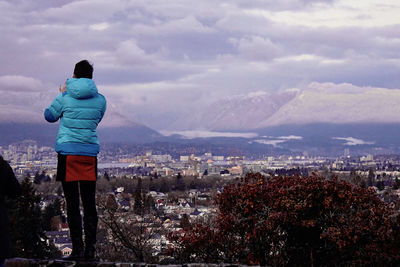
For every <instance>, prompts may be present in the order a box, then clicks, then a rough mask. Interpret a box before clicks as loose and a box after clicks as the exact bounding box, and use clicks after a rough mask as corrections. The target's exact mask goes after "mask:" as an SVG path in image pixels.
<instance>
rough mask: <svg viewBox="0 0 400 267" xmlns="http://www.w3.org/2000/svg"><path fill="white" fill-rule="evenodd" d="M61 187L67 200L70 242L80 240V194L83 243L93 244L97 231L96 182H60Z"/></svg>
mask: <svg viewBox="0 0 400 267" xmlns="http://www.w3.org/2000/svg"><path fill="white" fill-rule="evenodd" d="M62 187H63V190H64V196H65V200H66V202H67V216H68V220H67V221H68V226H69V230H70V234H71V240H72V242H73V243H74V242H76V243H81V242H82V241H81V240H82V217H81V213H80V208H79V195H80V198H81V200H82V205H83V214H84V229H85V243H86V246H88V245H89V246H92V245H94V244H95V243H96V232H97V210H96V182H95V181H74V182H62Z"/></svg>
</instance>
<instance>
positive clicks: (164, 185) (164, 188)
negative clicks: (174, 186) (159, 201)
mask: <svg viewBox="0 0 400 267" xmlns="http://www.w3.org/2000/svg"><path fill="white" fill-rule="evenodd" d="M160 192H162V193H164V194H165V193H168V192H169V185H168V184H167V182H166V181H165V178H163V179H162V181H161V186H160Z"/></svg>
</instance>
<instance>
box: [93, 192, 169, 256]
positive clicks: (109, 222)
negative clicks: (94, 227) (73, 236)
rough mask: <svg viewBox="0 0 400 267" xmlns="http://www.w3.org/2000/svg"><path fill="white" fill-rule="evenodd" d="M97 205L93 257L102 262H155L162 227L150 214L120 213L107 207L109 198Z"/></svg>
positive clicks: (110, 206) (118, 210)
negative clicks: (97, 223) (95, 239)
mask: <svg viewBox="0 0 400 267" xmlns="http://www.w3.org/2000/svg"><path fill="white" fill-rule="evenodd" d="M98 202H99V203H98V205H99V208H100V210H101V211H102V214H101V215H100V216H99V219H100V223H99V235H98V237H99V242H98V247H97V254H98V255H99V256H100V258H101V259H102V260H109V261H136V262H148V263H152V262H158V260H159V259H158V254H159V252H160V250H161V236H162V234H163V227H162V223H161V222H159V221H158V220H157V219H156V217H155V216H154V215H153V214H144V213H141V214H140V215H138V214H135V213H134V212H133V211H128V212H126V211H121V210H120V209H115V205H110V203H111V202H112V201H110V196H107V199H100V200H99V201H98Z"/></svg>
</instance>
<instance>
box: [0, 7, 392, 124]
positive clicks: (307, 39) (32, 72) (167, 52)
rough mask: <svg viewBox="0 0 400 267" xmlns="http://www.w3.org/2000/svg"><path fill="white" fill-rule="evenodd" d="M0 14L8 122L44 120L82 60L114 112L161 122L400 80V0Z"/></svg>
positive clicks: (2, 113) (2, 100)
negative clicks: (313, 90) (250, 97)
mask: <svg viewBox="0 0 400 267" xmlns="http://www.w3.org/2000/svg"><path fill="white" fill-rule="evenodd" d="M0 13H1V14H0V34H1V39H0V45H1V49H0V94H1V95H0V121H10V120H23V119H24V118H25V119H26V118H28V117H30V116H32V117H33V118H29V121H41V120H42V115H41V112H42V111H43V109H44V108H45V107H46V106H47V105H48V104H49V103H50V101H51V99H52V98H53V97H55V95H56V94H57V90H58V86H59V85H60V84H62V83H63V82H64V81H65V79H66V78H68V77H71V76H72V71H73V67H74V64H75V63H76V62H77V61H79V60H81V59H88V60H89V61H91V62H92V63H94V68H95V73H94V79H95V81H96V83H97V85H98V88H99V90H100V92H101V93H103V94H104V95H105V96H106V97H107V99H108V104H109V107H110V114H117V113H121V114H122V115H124V116H126V117H127V118H129V119H131V120H133V121H138V122H140V123H144V124H146V125H149V126H151V127H153V128H155V129H158V130H162V129H163V128H166V124H169V123H172V122H173V121H174V120H175V118H176V117H179V116H181V115H182V114H190V112H197V111H198V110H199V109H201V107H206V106H207V105H208V104H209V103H212V102H215V101H216V100H219V99H220V98H223V97H226V96H231V95H247V94H250V93H254V92H260V91H261V92H271V93H274V92H278V91H284V90H286V89H289V88H302V87H306V86H308V85H309V84H310V83H313V82H318V83H326V82H329V83H333V84H341V83H348V84H352V85H354V86H356V87H360V88H364V87H380V88H387V89H394V88H400V85H399V84H400V75H399V74H400V57H399V55H400V16H399V14H400V2H399V1H398V0H337V1H335V0H325V1H323V0H321V1H318V0H315V1H314V0H279V1H276V0H254V1H249V0H229V1H215V0H168V1H166V0H151V1H150V0H134V1H129V0H113V1H109V0H83V1H66V0H58V1H54V0H35V1H32V0H12V1H0ZM32 112H33V113H32ZM32 114H33V115H32Z"/></svg>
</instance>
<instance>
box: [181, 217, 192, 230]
mask: <svg viewBox="0 0 400 267" xmlns="http://www.w3.org/2000/svg"><path fill="white" fill-rule="evenodd" d="M179 226H180V227H181V228H183V229H186V228H188V227H190V226H191V224H190V221H189V216H188V215H187V214H186V213H185V214H183V215H182V218H181V222H180V225H179Z"/></svg>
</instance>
